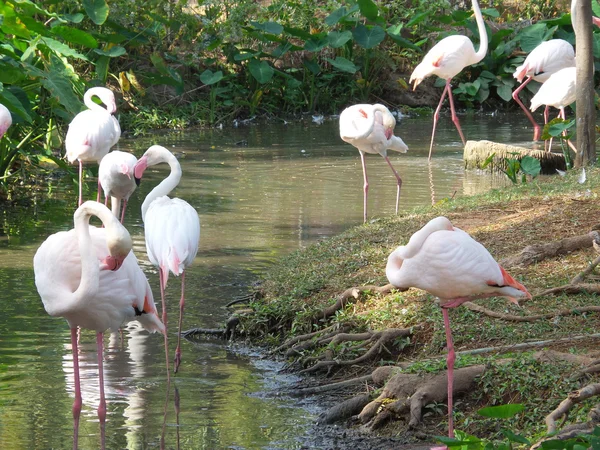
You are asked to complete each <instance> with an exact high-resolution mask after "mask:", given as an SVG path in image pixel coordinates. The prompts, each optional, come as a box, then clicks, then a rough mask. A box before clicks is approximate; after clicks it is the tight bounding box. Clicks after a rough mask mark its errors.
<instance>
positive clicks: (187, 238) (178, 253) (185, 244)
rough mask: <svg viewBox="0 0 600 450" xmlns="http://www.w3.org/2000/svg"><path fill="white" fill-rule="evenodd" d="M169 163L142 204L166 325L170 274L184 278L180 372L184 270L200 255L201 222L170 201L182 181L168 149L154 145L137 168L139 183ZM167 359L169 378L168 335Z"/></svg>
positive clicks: (184, 204)
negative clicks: (152, 170) (149, 169)
mask: <svg viewBox="0 0 600 450" xmlns="http://www.w3.org/2000/svg"><path fill="white" fill-rule="evenodd" d="M163 162H164V163H167V164H169V167H170V168H171V173H170V174H169V176H168V177H167V178H165V179H164V180H163V181H162V182H161V183H160V184H159V185H158V186H156V187H155V188H154V189H152V191H151V192H150V193H149V194H148V195H147V196H146V198H145V200H144V203H143V204H142V220H143V221H144V233H145V235H146V251H147V253H148V258H149V259H150V262H151V263H152V264H153V265H154V266H155V267H157V268H158V269H159V271H158V274H159V280H160V297H161V301H162V320H163V322H164V324H165V327H166V325H167V308H166V305H165V288H166V287H167V280H168V278H169V271H171V272H172V273H173V275H175V276H179V275H181V299H180V300H179V333H178V334H177V348H176V350H175V368H174V372H175V373H177V370H178V369H179V364H180V363H181V325H182V319H183V309H184V306H185V269H187V268H188V267H189V266H190V265H191V264H192V262H193V261H194V258H195V257H196V253H198V241H199V240H200V219H199V217H198V213H197V212H196V210H195V209H194V208H193V207H192V206H191V205H190V204H189V203H187V202H186V201H184V200H181V199H179V198H169V197H167V195H168V194H169V193H170V192H171V191H172V190H173V189H174V188H175V187H176V186H177V185H178V184H179V180H181V165H180V164H179V161H177V158H175V156H174V155H173V154H172V153H171V152H170V151H169V150H167V149H166V148H164V147H161V146H160V145H153V146H152V147H150V148H149V149H148V150H146V152H145V153H144V154H143V155H142V157H141V158H140V159H139V160H138V162H137V164H136V165H135V168H134V171H133V173H134V176H135V178H136V181H137V182H138V183H139V180H140V179H141V178H142V175H143V174H144V171H145V170H146V168H147V167H150V166H154V165H156V164H160V163H163ZM165 356H166V360H167V376H168V373H169V352H168V340H167V334H166V333H165Z"/></svg>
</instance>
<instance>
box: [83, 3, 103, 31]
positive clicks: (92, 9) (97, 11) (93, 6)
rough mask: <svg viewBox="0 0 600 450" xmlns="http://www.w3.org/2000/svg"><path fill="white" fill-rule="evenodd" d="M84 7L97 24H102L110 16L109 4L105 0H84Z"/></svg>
mask: <svg viewBox="0 0 600 450" xmlns="http://www.w3.org/2000/svg"><path fill="white" fill-rule="evenodd" d="M83 8H84V9H85V12H86V13H87V15H88V17H89V18H90V19H92V22H94V23H95V24H96V25H102V24H103V23H104V22H106V19H107V17H108V4H107V3H106V1H105V0H83Z"/></svg>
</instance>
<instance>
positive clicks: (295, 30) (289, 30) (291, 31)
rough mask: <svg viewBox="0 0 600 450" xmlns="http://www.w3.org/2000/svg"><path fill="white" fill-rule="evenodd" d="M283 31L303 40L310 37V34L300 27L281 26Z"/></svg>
mask: <svg viewBox="0 0 600 450" xmlns="http://www.w3.org/2000/svg"><path fill="white" fill-rule="evenodd" d="M283 31H285V32H286V33H287V34H289V35H290V36H293V37H297V38H299V39H302V40H305V41H306V40H307V39H310V36H311V34H310V33H309V32H308V31H306V30H303V29H300V28H294V27H283Z"/></svg>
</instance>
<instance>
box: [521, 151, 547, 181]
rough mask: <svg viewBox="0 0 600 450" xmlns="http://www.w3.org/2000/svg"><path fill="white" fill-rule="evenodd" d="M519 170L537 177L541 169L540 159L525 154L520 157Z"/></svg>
mask: <svg viewBox="0 0 600 450" xmlns="http://www.w3.org/2000/svg"><path fill="white" fill-rule="evenodd" d="M521 170H522V171H523V173H524V174H526V175H531V176H532V177H533V178H535V177H537V176H538V175H539V174H540V172H541V171H542V166H541V164H540V161H539V160H538V159H536V158H533V157H532V156H528V155H525V156H523V158H521Z"/></svg>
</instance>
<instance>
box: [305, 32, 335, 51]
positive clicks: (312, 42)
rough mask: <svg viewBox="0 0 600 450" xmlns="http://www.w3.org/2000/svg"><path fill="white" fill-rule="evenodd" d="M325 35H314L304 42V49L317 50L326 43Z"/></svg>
mask: <svg viewBox="0 0 600 450" xmlns="http://www.w3.org/2000/svg"><path fill="white" fill-rule="evenodd" d="M328 42H329V41H328V39H327V36H321V35H318V36H315V37H313V38H311V39H309V40H308V41H306V42H305V43H304V50H307V51H309V52H318V51H320V50H322V49H323V48H325V46H326V45H327V44H328Z"/></svg>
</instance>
